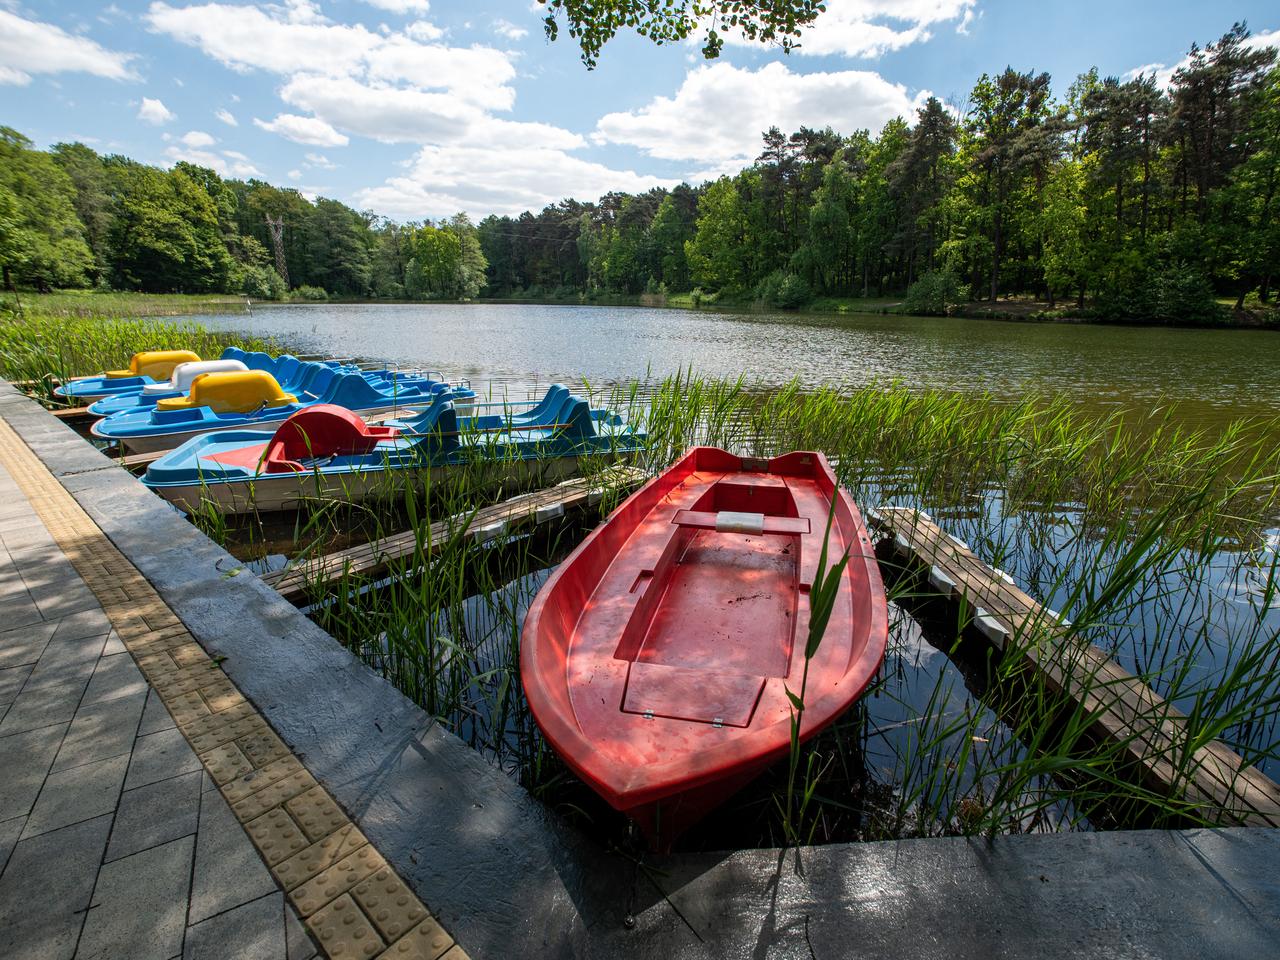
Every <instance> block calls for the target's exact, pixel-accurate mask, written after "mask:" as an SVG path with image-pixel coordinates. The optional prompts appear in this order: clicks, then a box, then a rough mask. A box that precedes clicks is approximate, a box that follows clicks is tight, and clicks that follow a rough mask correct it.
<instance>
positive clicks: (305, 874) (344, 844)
mask: <svg viewBox="0 0 1280 960" xmlns="http://www.w3.org/2000/svg"><path fill="white" fill-rule="evenodd" d="M368 842H369V841H368V839H367V838H366V837H365V835H364V834H363V833H361V832H360V831H359V830H358V829H356V826H355V824H348V825H347V826H345V827H341V828H340V829H339V830H338V831H337V832H335V833H332V834H330V835H329V836H327V837H325V838H324V839H323V840H317V841H316V842H315V843H313V844H312V845H311V846H309V847H307V849H305V850H303V851H302V852H301V853H298V854H295V855H294V856H292V857H290V858H289V859H288V860H285V861H284V862H282V863H278V864H276V866H274V867H272V873H274V874H275V875H276V878H277V879H278V880H279V881H280V883H281V884H282V885H283V886H284V888H285V889H286V890H292V889H293V888H294V887H296V886H298V885H299V884H301V883H305V882H306V881H308V880H310V879H311V878H312V877H314V876H315V875H316V874H317V873H319V872H320V871H321V870H327V869H328V868H329V867H331V866H333V865H334V864H335V863H337V862H338V861H339V860H342V859H343V858H344V857H347V856H349V855H350V854H352V853H355V851H357V850H359V849H360V848H361V847H363V846H364V845H365V844H367V843H368Z"/></svg>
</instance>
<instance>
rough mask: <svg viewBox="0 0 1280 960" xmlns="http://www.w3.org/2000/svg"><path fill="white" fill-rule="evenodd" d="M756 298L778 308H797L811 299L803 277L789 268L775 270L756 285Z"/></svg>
mask: <svg viewBox="0 0 1280 960" xmlns="http://www.w3.org/2000/svg"><path fill="white" fill-rule="evenodd" d="M755 292H756V299H757V300H759V301H761V302H762V303H764V304H766V305H768V306H770V307H777V308H778V309H780V310H797V309H799V308H800V307H803V306H804V305H805V304H806V303H808V302H809V301H810V300H812V299H813V291H812V290H811V289H810V288H809V284H808V283H806V282H805V279H804V277H802V276H800V275H799V274H796V273H792V272H791V271H789V270H775V271H773V273H771V274H769V275H768V276H767V277H765V278H764V279H763V280H761V281H760V282H759V283H758V284H757V285H756V291H755Z"/></svg>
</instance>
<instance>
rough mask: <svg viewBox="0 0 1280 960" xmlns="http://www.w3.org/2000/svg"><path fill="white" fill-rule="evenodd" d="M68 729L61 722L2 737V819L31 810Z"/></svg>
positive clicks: (0, 816) (0, 807)
mask: <svg viewBox="0 0 1280 960" xmlns="http://www.w3.org/2000/svg"><path fill="white" fill-rule="evenodd" d="M66 729H67V728H66V725H65V724H60V725H57V726H52V727H40V728H38V729H36V730H28V731H27V732H25V733H16V734H14V735H13V736H11V737H0V820H8V819H9V818H10V817H25V816H26V815H27V814H29V813H30V812H31V807H32V806H33V805H34V804H35V802H36V797H37V796H39V794H40V787H41V786H42V785H43V784H44V780H45V777H47V776H48V775H49V767H50V765H51V764H52V763H53V758H54V757H55V756H56V755H57V753H58V745H59V744H60V743H61V742H62V737H63V734H65V733H66Z"/></svg>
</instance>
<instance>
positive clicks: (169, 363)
mask: <svg viewBox="0 0 1280 960" xmlns="http://www.w3.org/2000/svg"><path fill="white" fill-rule="evenodd" d="M229 361H235V362H237V363H240V364H242V365H243V366H241V367H235V366H225V367H214V366H209V367H204V368H195V369H189V370H188V371H187V374H186V375H187V376H188V377H189V378H190V379H194V378H195V376H197V375H198V374H200V373H213V372H218V371H222V370H236V369H244V370H263V371H265V372H267V373H270V374H271V375H272V376H274V377H275V378H276V379H277V380H280V381H281V382H284V381H285V379H287V375H288V373H289V369H290V368H291V367H292V366H294V365H297V364H300V363H315V364H320V365H323V366H327V367H333V368H334V369H339V370H345V371H347V372H363V373H366V374H367V375H369V376H370V377H372V378H375V379H395V378H397V377H404V376H406V375H405V374H401V373H397V372H396V371H392V370H385V369H384V370H369V371H361V370H360V368H359V367H357V366H355V365H353V364H349V363H346V362H344V361H341V360H311V361H303V360H299V359H298V358H297V357H293V356H290V355H289V354H282V355H280V356H279V357H272V356H271V355H270V354H267V353H262V352H258V351H247V350H242V349H240V348H239V347H227V348H226V349H225V350H223V351H222V354H221V356H219V357H218V359H217V360H201V359H200V357H199V356H198V355H197V354H195V353H193V352H192V351H190V350H147V351H143V352H141V353H135V354H134V355H133V357H132V358H130V360H129V366H128V368H126V369H123V370H108V371H105V372H104V373H103V374H102V375H101V376H91V377H77V378H75V379H74V380H69V381H67V382H66V383H64V384H62V385H61V386H59V387H57V388H56V389H55V390H54V391H53V393H54V396H57V397H62V398H63V399H67V400H73V399H74V400H90V401H95V400H102V399H104V398H107V397H119V396H136V395H139V394H142V393H144V392H146V393H148V394H150V395H157V394H164V393H169V392H174V391H176V392H183V391H185V389H186V387H185V386H177V385H176V384H175V383H174V376H175V373H176V371H177V370H178V368H180V367H187V366H188V365H189V364H219V363H225V362H229ZM409 376H412V377H420V376H421V375H418V374H412V375H409ZM188 383H189V380H188Z"/></svg>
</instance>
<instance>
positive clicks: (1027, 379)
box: [198, 304, 1280, 425]
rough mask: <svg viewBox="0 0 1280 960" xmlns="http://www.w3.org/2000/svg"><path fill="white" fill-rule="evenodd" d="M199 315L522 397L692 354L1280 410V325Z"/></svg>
mask: <svg viewBox="0 0 1280 960" xmlns="http://www.w3.org/2000/svg"><path fill="white" fill-rule="evenodd" d="M198 319H199V320H200V321H201V322H202V323H205V324H207V325H209V326H213V327H220V328H231V329H239V330H247V331H250V332H252V333H256V334H262V335H266V334H270V335H275V336H277V337H279V338H281V339H282V340H284V341H285V342H287V343H289V344H290V345H291V346H293V347H294V348H295V349H297V350H306V351H309V352H313V353H317V354H326V355H334V356H351V357H361V358H368V359H379V360H382V359H385V360H389V361H392V362H393V363H396V364H399V365H401V366H412V367H419V368H425V369H438V370H440V371H442V372H443V373H444V374H446V376H448V377H449V378H450V379H460V378H466V379H470V380H471V381H472V383H473V385H474V386H475V387H476V388H477V389H478V390H485V389H487V388H489V387H490V386H492V388H493V392H494V393H495V394H496V395H501V394H502V393H503V392H504V391H505V392H506V393H507V394H508V395H510V396H512V397H515V396H523V395H525V394H526V393H528V392H529V391H532V390H536V389H537V388H539V387H541V386H545V385H546V384H547V383H550V382H555V381H560V382H564V383H570V384H578V383H580V382H582V381H583V380H586V381H588V382H590V383H591V384H592V385H593V386H604V385H609V384H613V383H616V382H619V381H629V380H634V379H638V378H643V377H644V376H645V375H646V372H647V373H649V374H651V375H653V376H663V375H666V374H669V373H675V372H676V371H678V370H681V369H682V368H685V367H687V366H689V365H692V367H693V368H694V369H695V370H696V371H697V372H698V373H700V374H704V375H707V376H713V377H730V378H732V377H736V376H738V375H739V374H742V375H745V376H746V378H747V380H748V382H752V383H758V384H761V385H766V386H767V385H775V384H781V383H785V382H787V381H789V380H791V379H792V378H793V377H799V378H800V380H801V381H802V382H804V383H805V384H807V385H812V386H816V385H819V384H832V385H835V386H846V387H847V386H861V385H864V384H867V383H870V382H875V381H880V382H884V381H890V380H898V381H901V382H902V383H904V384H906V385H907V386H909V387H913V388H928V387H937V388H941V389H946V390H957V391H963V392H972V393H981V392H990V393H991V394H993V395H994V396H996V397H1000V398H1018V397H1022V396H1025V395H1026V394H1028V393H1041V394H1048V393H1065V394H1067V395H1070V396H1073V397H1075V398H1076V399H1077V400H1078V401H1079V402H1080V403H1081V404H1083V405H1086V406H1090V407H1122V408H1127V409H1144V408H1149V407H1152V406H1155V405H1159V404H1163V403H1169V402H1173V403H1176V404H1177V405H1178V406H1179V408H1180V410H1181V411H1182V414H1183V416H1184V417H1185V418H1186V419H1187V421H1189V422H1192V423H1196V424H1203V425H1211V424H1220V423H1222V422H1225V421H1226V420H1229V419H1233V418H1235V417H1239V416H1255V415H1263V416H1271V415H1276V414H1280V334H1277V333H1274V332H1270V331H1261V330H1181V329H1165V328H1145V327H1111V326H1107V327H1103V326H1090V325H1076V324H1057V323H1053V324H1050V323H1045V324H1034V323H1007V322H1001V321H995V320H967V319H947V318H935V317H903V316H871V315H842V316H819V315H799V314H766V313H759V314H754V313H752V314H743V313H714V312H702V311H690V310H673V309H653V308H646V307H594V306H554V305H542V304H315V305H312V304H307V305H287V306H265V307H254V309H253V313H252V315H251V316H250V315H241V316H226V315H222V316H201V317H199V318H198Z"/></svg>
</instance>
